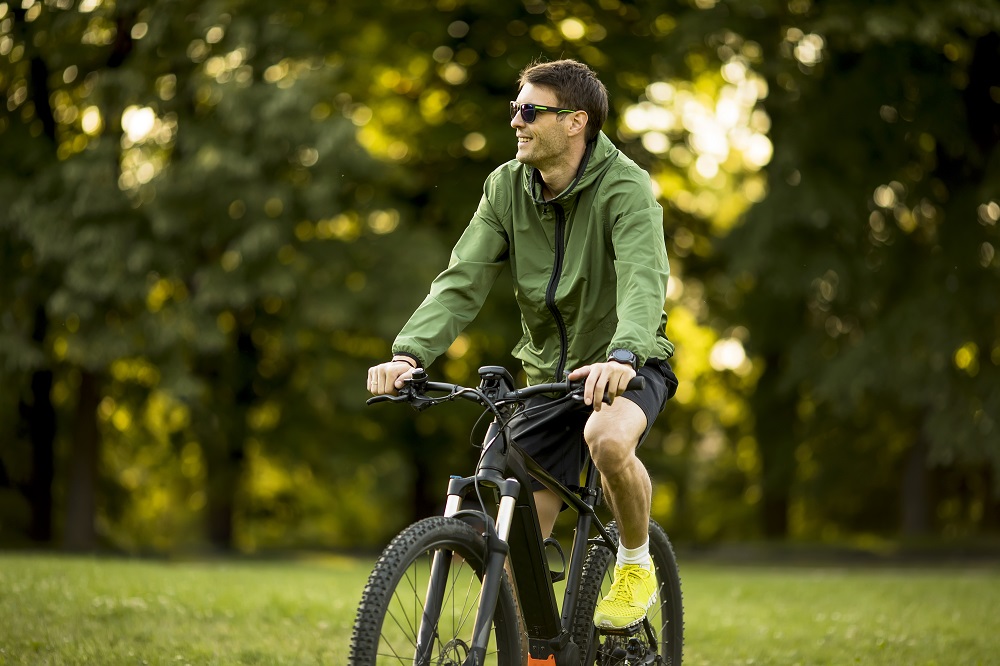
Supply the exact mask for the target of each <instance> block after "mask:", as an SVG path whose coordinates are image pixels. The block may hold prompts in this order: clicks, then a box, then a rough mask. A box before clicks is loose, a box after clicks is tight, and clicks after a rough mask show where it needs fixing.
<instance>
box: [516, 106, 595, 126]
mask: <svg viewBox="0 0 1000 666" xmlns="http://www.w3.org/2000/svg"><path fill="white" fill-rule="evenodd" d="M578 110H579V109H560V108H559V107H556V106H542V105H541V104H518V103H517V102H511V103H510V119H511V120H514V116H516V115H517V114H518V112H520V114H521V120H523V121H524V122H526V123H533V122H535V114H537V113H538V112H539V111H547V112H549V113H576V112H577V111H578Z"/></svg>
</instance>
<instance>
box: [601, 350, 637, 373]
mask: <svg viewBox="0 0 1000 666" xmlns="http://www.w3.org/2000/svg"><path fill="white" fill-rule="evenodd" d="M608 360H609V361H615V362H617V363H625V364H627V365H631V366H632V369H633V370H638V369H639V359H637V358H636V357H635V354H633V353H632V352H630V351H629V350H627V349H615V350H614V351H612V352H611V356H609V357H608Z"/></svg>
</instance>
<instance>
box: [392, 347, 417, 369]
mask: <svg viewBox="0 0 1000 666" xmlns="http://www.w3.org/2000/svg"><path fill="white" fill-rule="evenodd" d="M397 356H405V357H406V358H409V359H413V362H414V363H416V365H415V366H413V367H414V368H422V367H424V366H423V364H422V363H421V362H420V359H419V358H417V357H416V356H414V355H413V354H411V353H409V352H404V351H401V352H394V353H393V355H392V357H393V358H394V359H395V358H396V357H397Z"/></svg>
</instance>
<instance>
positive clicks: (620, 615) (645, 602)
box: [594, 564, 657, 629]
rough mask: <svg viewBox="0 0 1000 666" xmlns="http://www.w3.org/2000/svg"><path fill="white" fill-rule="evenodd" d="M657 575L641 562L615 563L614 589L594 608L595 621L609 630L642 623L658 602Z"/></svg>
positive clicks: (597, 624) (612, 586) (612, 587)
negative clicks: (648, 611)
mask: <svg viewBox="0 0 1000 666" xmlns="http://www.w3.org/2000/svg"><path fill="white" fill-rule="evenodd" d="M656 590H657V585H656V574H654V573H653V572H652V571H650V570H649V569H646V568H644V567H641V566H639V565H638V564H626V565H624V566H617V565H616V566H615V580H614V582H613V583H612V584H611V592H609V593H608V596H606V597H604V599H603V600H601V602H600V603H599V604H597V609H596V610H595V611H594V624H595V625H596V626H598V627H602V628H606V629H627V628H628V627H631V626H633V625H636V624H638V623H639V622H642V619H643V618H644V617H646V611H647V610H649V607H650V606H652V605H653V604H654V603H656Z"/></svg>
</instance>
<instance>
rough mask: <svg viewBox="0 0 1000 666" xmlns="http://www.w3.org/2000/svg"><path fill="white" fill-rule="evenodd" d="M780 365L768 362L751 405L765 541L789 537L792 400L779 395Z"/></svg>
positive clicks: (774, 357) (772, 358) (774, 359)
mask: <svg viewBox="0 0 1000 666" xmlns="http://www.w3.org/2000/svg"><path fill="white" fill-rule="evenodd" d="M779 363H780V360H779V358H778V356H777V355H772V356H770V357H769V358H768V359H767V366H766V367H767V369H766V370H765V371H764V374H763V375H762V376H761V378H760V382H759V383H758V385H757V390H756V391H755V392H754V396H753V398H752V401H751V402H752V405H753V412H754V418H755V420H756V426H755V431H756V436H757V446H758V448H759V450H760V459H761V515H760V517H761V529H762V530H763V533H764V536H765V537H766V538H768V539H783V538H785V537H787V536H788V509H789V507H790V505H791V501H790V497H791V488H792V482H793V480H794V478H795V436H794V431H795V422H796V418H797V417H796V414H795V400H794V398H793V397H792V396H788V395H782V394H781V393H780V391H779V388H778V365H779Z"/></svg>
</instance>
